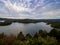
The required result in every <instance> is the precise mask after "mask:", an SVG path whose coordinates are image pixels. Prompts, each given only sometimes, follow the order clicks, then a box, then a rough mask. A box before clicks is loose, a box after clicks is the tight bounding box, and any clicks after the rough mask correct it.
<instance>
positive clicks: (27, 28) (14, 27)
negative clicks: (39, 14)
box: [0, 22, 52, 35]
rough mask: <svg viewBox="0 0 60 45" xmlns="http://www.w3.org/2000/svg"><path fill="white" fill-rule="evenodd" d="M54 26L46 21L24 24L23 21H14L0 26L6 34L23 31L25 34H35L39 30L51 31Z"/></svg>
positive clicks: (0, 31)
mask: <svg viewBox="0 0 60 45" xmlns="http://www.w3.org/2000/svg"><path fill="white" fill-rule="evenodd" d="M51 29H52V27H51V26H50V25H47V24H46V23H44V22H40V23H30V24H23V23H12V24H11V25H9V26H0V33H2V32H4V33H5V34H15V35H16V34H18V33H19V32H20V31H22V32H23V33H24V34H27V33H31V34H34V33H35V32H37V31H39V30H47V31H50V30H51Z"/></svg>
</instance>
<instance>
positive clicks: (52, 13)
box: [0, 0, 60, 19]
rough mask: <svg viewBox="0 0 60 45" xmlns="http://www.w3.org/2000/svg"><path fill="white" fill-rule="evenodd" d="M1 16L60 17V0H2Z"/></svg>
mask: <svg viewBox="0 0 60 45" xmlns="http://www.w3.org/2000/svg"><path fill="white" fill-rule="evenodd" d="M0 18H16V19H26V18H29V19H60V0H0Z"/></svg>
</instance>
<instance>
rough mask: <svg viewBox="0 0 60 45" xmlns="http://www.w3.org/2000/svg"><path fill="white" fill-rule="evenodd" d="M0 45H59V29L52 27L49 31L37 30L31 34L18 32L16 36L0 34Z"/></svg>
mask: <svg viewBox="0 0 60 45" xmlns="http://www.w3.org/2000/svg"><path fill="white" fill-rule="evenodd" d="M0 45H60V31H58V30H56V29H52V30H51V31H50V32H47V31H43V30H39V31H38V32H36V33H35V34H34V35H33V36H32V35H31V34H29V33H28V34H26V35H24V34H23V33H22V32H20V33H19V34H18V35H17V36H15V35H10V36H7V35H5V34H4V33H1V34H0Z"/></svg>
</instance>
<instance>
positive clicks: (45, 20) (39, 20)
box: [0, 18, 60, 23]
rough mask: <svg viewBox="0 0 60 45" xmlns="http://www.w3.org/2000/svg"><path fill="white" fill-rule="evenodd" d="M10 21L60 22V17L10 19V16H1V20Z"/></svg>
mask: <svg viewBox="0 0 60 45" xmlns="http://www.w3.org/2000/svg"><path fill="white" fill-rule="evenodd" d="M1 20H4V21H10V22H20V23H36V22H47V21H48V22H50V21H57V22H60V19H8V18H0V21H1Z"/></svg>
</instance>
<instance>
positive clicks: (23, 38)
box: [17, 32, 25, 41]
mask: <svg viewBox="0 0 60 45" xmlns="http://www.w3.org/2000/svg"><path fill="white" fill-rule="evenodd" d="M17 39H18V40H21V41H23V40H25V37H24V34H23V33H22V32H20V33H19V34H18V36H17Z"/></svg>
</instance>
